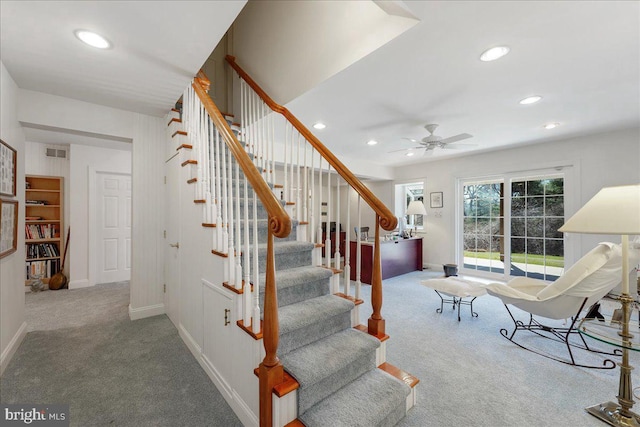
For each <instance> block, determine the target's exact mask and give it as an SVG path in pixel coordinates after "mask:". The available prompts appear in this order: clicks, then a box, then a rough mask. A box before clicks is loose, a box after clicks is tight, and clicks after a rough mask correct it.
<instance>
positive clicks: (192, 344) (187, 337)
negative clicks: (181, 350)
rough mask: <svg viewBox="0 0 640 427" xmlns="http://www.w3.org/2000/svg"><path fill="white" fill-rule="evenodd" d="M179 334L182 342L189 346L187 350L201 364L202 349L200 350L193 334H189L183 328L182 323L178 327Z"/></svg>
mask: <svg viewBox="0 0 640 427" xmlns="http://www.w3.org/2000/svg"><path fill="white" fill-rule="evenodd" d="M178 334H180V338H182V341H184V343H185V344H186V345H187V348H188V349H189V351H190V352H191V354H193V357H195V358H196V360H198V362H199V361H200V356H201V355H202V348H200V346H199V345H198V343H197V342H196V340H194V339H193V337H192V336H191V334H190V333H189V332H187V330H186V329H185V328H184V326H182V323H180V326H179V327H178Z"/></svg>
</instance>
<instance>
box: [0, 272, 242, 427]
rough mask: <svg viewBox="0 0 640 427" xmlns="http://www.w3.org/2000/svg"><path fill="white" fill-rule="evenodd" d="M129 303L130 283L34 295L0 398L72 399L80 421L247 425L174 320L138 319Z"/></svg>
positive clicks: (139, 426) (75, 420) (0, 383)
mask: <svg viewBox="0 0 640 427" xmlns="http://www.w3.org/2000/svg"><path fill="white" fill-rule="evenodd" d="M128 301H129V287H128V284H127V283H116V284H106V285H98V286H95V287H93V288H85V289H77V290H71V291H69V290H65V291H55V292H54V291H46V292H42V293H38V294H27V295H26V310H27V322H28V324H29V331H30V332H29V333H28V334H27V336H26V338H25V340H24V342H23V343H22V345H21V346H20V348H19V349H18V351H17V352H16V354H15V356H14V357H13V359H12V361H11V363H10V364H9V366H8V367H7V369H6V371H5V373H4V375H3V376H2V378H1V379H0V401H2V403H69V404H70V418H71V425H72V426H83V427H84V426H136V427H146V426H171V427H177V426H225V427H226V426H240V425H241V423H240V421H239V420H238V418H237V417H236V415H235V414H234V413H233V411H232V410H231V408H230V407H229V406H228V405H227V403H226V402H225V400H224V399H223V397H222V396H221V395H220V393H219V392H218V391H217V389H216V388H215V386H214V385H213V383H212V382H211V381H210V380H209V378H208V377H207V375H206V374H205V373H204V371H203V370H202V368H201V367H200V366H199V365H198V363H197V362H196V360H195V359H194V358H193V356H192V355H191V353H190V352H189V350H188V349H187V347H186V346H185V345H184V343H183V342H182V340H181V339H180V337H179V336H178V333H177V331H176V328H175V327H174V326H173V324H172V323H171V321H170V320H169V319H168V318H167V317H166V316H155V317H151V318H147V319H142V320H137V321H135V322H132V321H130V320H129V318H128V314H127V306H128ZM48 314H50V316H49V315H48Z"/></svg>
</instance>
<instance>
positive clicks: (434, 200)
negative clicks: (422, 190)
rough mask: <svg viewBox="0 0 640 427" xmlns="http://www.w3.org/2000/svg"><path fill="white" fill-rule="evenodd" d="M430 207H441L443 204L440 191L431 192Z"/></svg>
mask: <svg viewBox="0 0 640 427" xmlns="http://www.w3.org/2000/svg"><path fill="white" fill-rule="evenodd" d="M430 196H431V205H430V206H431V207H432V208H441V207H442V206H444V205H443V204H442V191H438V192H435V193H431V194H430Z"/></svg>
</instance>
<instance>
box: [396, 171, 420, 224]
mask: <svg viewBox="0 0 640 427" xmlns="http://www.w3.org/2000/svg"><path fill="white" fill-rule="evenodd" d="M423 197H424V182H412V183H407V184H398V185H396V209H395V210H396V216H398V217H402V216H404V217H405V220H406V222H407V226H408V227H409V228H414V227H417V228H419V229H420V228H423V227H424V215H405V214H404V213H405V212H406V211H407V207H408V206H409V203H410V202H412V201H414V200H418V201H420V202H421V201H423ZM403 202H404V203H403Z"/></svg>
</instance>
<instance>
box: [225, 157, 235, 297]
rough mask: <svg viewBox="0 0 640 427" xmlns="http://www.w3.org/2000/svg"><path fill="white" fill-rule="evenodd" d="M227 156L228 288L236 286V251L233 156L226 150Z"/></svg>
mask: <svg viewBox="0 0 640 427" xmlns="http://www.w3.org/2000/svg"><path fill="white" fill-rule="evenodd" d="M227 156H228V157H229V159H228V160H227V169H226V171H225V173H226V174H227V187H228V188H227V206H228V207H229V218H228V219H229V223H228V225H227V227H228V229H229V254H228V257H227V264H228V269H229V280H228V283H229V286H235V285H236V279H237V277H236V275H235V273H236V270H235V265H236V250H235V239H234V232H233V231H234V230H233V225H234V222H233V215H234V213H233V155H232V154H231V150H230V149H227Z"/></svg>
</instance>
